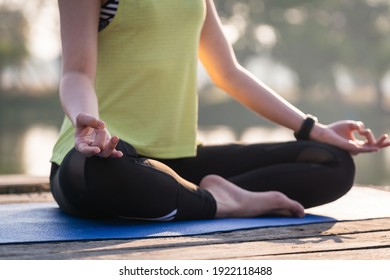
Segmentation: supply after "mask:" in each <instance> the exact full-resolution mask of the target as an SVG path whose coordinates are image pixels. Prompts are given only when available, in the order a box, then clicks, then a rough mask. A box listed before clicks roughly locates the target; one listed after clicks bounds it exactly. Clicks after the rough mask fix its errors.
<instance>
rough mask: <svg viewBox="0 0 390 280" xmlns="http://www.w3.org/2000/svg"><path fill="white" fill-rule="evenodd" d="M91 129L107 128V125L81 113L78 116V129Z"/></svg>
mask: <svg viewBox="0 0 390 280" xmlns="http://www.w3.org/2000/svg"><path fill="white" fill-rule="evenodd" d="M86 126H88V127H91V128H94V129H103V128H105V126H106V125H105V123H104V122H103V121H102V120H99V119H98V118H95V117H94V116H92V115H90V114H87V113H79V114H77V116H76V127H86Z"/></svg>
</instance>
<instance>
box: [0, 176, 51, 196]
mask: <svg viewBox="0 0 390 280" xmlns="http://www.w3.org/2000/svg"><path fill="white" fill-rule="evenodd" d="M49 190H50V186H49V178H48V177H47V176H29V175H20V174H16V175H1V176H0V194H13V193H31V192H42V191H49Z"/></svg>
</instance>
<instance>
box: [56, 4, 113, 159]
mask: <svg viewBox="0 0 390 280" xmlns="http://www.w3.org/2000/svg"><path fill="white" fill-rule="evenodd" d="M58 3H59V11H60V26H61V42H62V75H61V83H60V100H61V104H62V107H63V110H64V112H65V114H66V115H67V116H68V117H69V119H70V120H71V122H72V124H73V126H74V127H75V128H76V134H75V148H76V149H77V150H78V151H79V152H81V153H83V154H85V155H88V156H90V155H99V156H102V157H108V156H115V157H119V156H121V152H119V151H117V150H116V149H115V147H116V144H117V142H118V138H117V137H111V136H110V134H109V132H108V131H107V129H106V127H105V124H104V122H103V121H101V120H100V118H99V107H98V102H97V97H96V93H95V88H94V84H95V75H96V61H97V36H98V23H99V13H100V6H101V1H100V0H94V1H93V0H59V1H58Z"/></svg>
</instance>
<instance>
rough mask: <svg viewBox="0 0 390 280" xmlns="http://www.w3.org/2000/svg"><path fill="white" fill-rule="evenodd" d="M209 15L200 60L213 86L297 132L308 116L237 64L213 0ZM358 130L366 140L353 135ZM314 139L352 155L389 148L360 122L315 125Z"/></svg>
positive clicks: (385, 136) (384, 138) (200, 50)
mask: <svg viewBox="0 0 390 280" xmlns="http://www.w3.org/2000/svg"><path fill="white" fill-rule="evenodd" d="M206 3H207V15H206V19H205V23H204V26H203V29H202V34H201V40H200V46H199V57H200V60H201V62H202V64H203V65H204V67H205V69H206V71H207V72H208V74H209V76H210V78H211V79H212V81H213V82H214V84H215V85H216V86H217V87H219V88H221V89H222V90H223V91H225V92H226V93H228V94H229V95H231V96H232V97H233V98H235V99H236V100H238V101H239V102H240V103H242V104H243V105H245V106H247V107H248V108H250V109H252V110H253V111H254V112H256V113H258V114H259V115H261V116H263V117H265V118H267V119H269V120H270V121H272V122H275V123H277V124H279V125H282V126H284V127H287V128H289V129H291V130H293V131H294V132H296V131H298V130H299V129H300V128H301V126H302V123H303V121H304V120H305V119H306V114H304V113H303V112H302V111H300V110H299V109H297V108H296V107H294V106H293V105H292V104H290V103H289V102H287V101H286V100H285V99H283V98H282V97H281V96H279V95H278V94H277V93H276V92H274V91H273V90H272V89H270V88H269V87H267V86H266V85H265V84H264V83H262V82H261V81H260V80H258V79H257V78H256V77H254V76H253V75H252V74H251V73H249V72H248V71H247V70H246V69H244V68H243V67H242V66H241V65H240V64H239V63H238V62H237V59H236V57H235V55H234V51H233V49H232V46H231V44H230V43H229V42H228V41H227V39H226V37H225V35H224V33H223V31H222V24H221V22H220V19H219V17H218V15H217V12H216V9H215V6H214V3H213V1H212V0H206ZM354 131H357V132H358V133H359V134H360V135H362V136H363V137H364V138H365V140H363V141H361V140H358V139H356V138H355V137H354V136H353V132H354ZM310 138H311V139H313V140H317V141H321V142H326V143H329V144H333V145H336V146H339V147H341V148H343V149H346V150H349V151H350V152H352V153H359V152H371V151H376V150H378V149H380V148H382V147H385V146H388V145H390V143H389V142H388V141H387V135H382V136H381V137H379V138H378V139H375V137H374V136H373V135H372V133H371V131H370V130H368V129H365V128H364V125H363V124H362V123H361V122H354V121H340V122H337V123H335V124H331V125H323V124H320V123H316V124H315V125H314V127H313V129H312V131H311V133H310Z"/></svg>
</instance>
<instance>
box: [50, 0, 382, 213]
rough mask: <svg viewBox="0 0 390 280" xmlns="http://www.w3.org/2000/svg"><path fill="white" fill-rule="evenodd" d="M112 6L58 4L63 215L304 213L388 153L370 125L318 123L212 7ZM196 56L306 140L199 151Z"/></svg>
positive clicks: (178, 1)
mask: <svg viewBox="0 0 390 280" xmlns="http://www.w3.org/2000/svg"><path fill="white" fill-rule="evenodd" d="M106 2H107V1H104V0H103V1H98V0H95V1H92V0H89V1H87V0H83V1H80V0H59V9H60V18H61V37H62V46H63V72H62V78H61V86H60V98H61V102H62V106H63V108H64V111H65V113H66V116H67V117H66V118H65V121H64V123H63V126H62V128H61V132H60V137H59V139H58V141H57V143H56V145H55V147H54V152H53V157H52V163H53V165H52V166H53V167H52V173H51V185H52V192H53V195H54V197H55V199H56V200H57V202H58V204H59V205H60V207H61V209H63V210H64V211H65V212H67V213H69V214H72V215H77V216H82V217H96V218H100V217H125V218H138V219H151V220H160V221H168V220H182V219H210V218H215V217H253V216H260V215H284V216H296V217H302V216H304V209H305V208H309V207H312V206H316V205H320V204H324V203H328V202H330V201H333V200H335V199H337V198H339V197H340V196H342V195H344V194H345V193H346V192H347V191H348V190H349V189H350V188H351V186H352V184H353V178H354V172H355V170H354V163H353V160H352V158H351V156H350V154H358V153H361V152H374V151H378V150H379V149H381V148H383V147H386V146H388V145H389V141H388V140H387V135H382V136H381V137H379V138H378V139H376V138H375V137H374V135H373V134H372V133H371V131H370V130H369V129H365V128H364V125H363V123H361V122H355V121H340V122H336V123H333V124H330V125H323V124H320V123H319V122H317V121H316V119H315V118H314V117H312V116H308V115H305V114H304V113H303V112H301V111H299V110H298V109H297V108H295V107H293V106H292V105H291V104H289V103H288V102H286V101H285V100H283V99H282V98H281V97H280V96H278V95H277V94H276V93H274V92H273V91H272V90H271V89H269V88H267V87H266V86H265V85H263V84H262V83H261V82H260V81H258V80H257V79H256V78H254V77H253V76H252V75H251V74H249V73H248V72H247V71H246V70H244V69H243V68H242V67H241V66H240V65H239V64H238V63H237V61H236V59H235V57H234V54H233V51H232V48H231V46H230V45H229V44H228V42H227V40H226V38H225V37H224V35H223V32H222V30H221V23H220V21H219V19H218V16H217V13H216V10H215V7H214V4H213V2H212V0H187V1H182V0H165V1H160V0H142V1H135V0H133V1H132V0H119V2H118V0H111V1H110V2H109V3H106ZM98 30H99V31H98ZM198 57H199V58H200V60H201V62H202V63H203V65H204V66H205V68H206V70H207V71H208V73H209V75H210V77H211V79H212V81H213V82H214V83H215V84H216V85H217V86H218V87H219V88H221V89H222V90H224V91H225V92H227V93H228V94H230V95H231V96H233V97H234V98H235V99H237V100H238V101H239V102H241V103H242V104H244V105H245V106H247V107H248V108H250V109H252V110H253V111H255V112H256V113H258V114H259V115H261V116H263V117H265V118H267V119H269V120H271V121H273V122H275V123H277V124H280V125H282V126H285V127H287V128H289V129H291V130H292V131H294V132H295V135H296V137H297V138H298V139H299V141H294V142H289V143H275V144H253V145H238V144H231V145H222V146H203V145H198V144H197V142H196V120H197V107H196V106H197V104H196V65H197V59H198ZM354 132H357V133H358V134H360V135H361V136H363V138H364V140H358V139H355V137H354V136H353V133H354Z"/></svg>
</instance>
